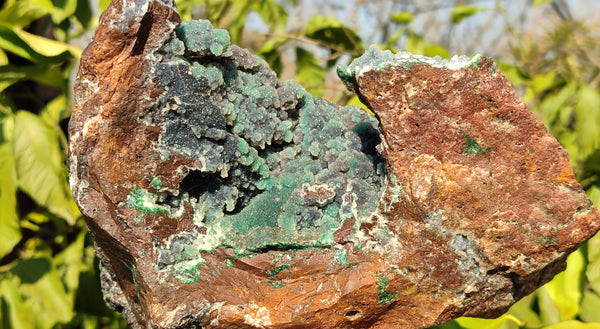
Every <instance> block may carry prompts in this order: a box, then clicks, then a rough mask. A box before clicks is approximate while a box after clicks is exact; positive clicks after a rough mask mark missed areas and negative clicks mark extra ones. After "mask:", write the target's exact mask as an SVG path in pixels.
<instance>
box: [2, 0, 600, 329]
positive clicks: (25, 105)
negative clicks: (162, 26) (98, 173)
mask: <svg viewBox="0 0 600 329" xmlns="http://www.w3.org/2000/svg"><path fill="white" fill-rule="evenodd" d="M574 2H577V1H574ZM581 2H582V1H579V2H578V3H581ZM439 3H440V2H437V1H393V0H380V1H360V0H355V1H350V2H343V1H328V0H322V1H319V2H316V1H310V0H305V1H301V0H297V1H293V0H288V1H279V0H248V1H235V0H180V1H178V6H179V8H180V10H181V13H182V16H183V18H184V19H186V20H187V19H191V18H208V19H210V20H211V21H212V22H213V23H214V24H215V25H216V26H217V27H220V28H226V29H228V30H229V31H230V33H231V36H232V41H233V42H234V43H238V44H241V45H243V46H246V47H249V48H251V49H252V50H253V51H254V52H255V53H257V54H259V55H260V56H262V57H263V58H265V59H266V60H267V61H268V62H269V63H270V64H271V66H272V67H273V68H274V69H275V70H276V71H277V72H278V74H280V76H282V77H284V78H293V79H295V80H296V81H298V82H300V83H301V84H302V85H304V86H305V87H306V88H307V89H308V90H309V91H311V92H312V93H313V94H315V95H324V96H326V97H327V98H328V99H331V100H334V101H336V102H338V103H340V104H349V103H354V104H358V101H357V100H356V98H355V97H353V96H352V95H351V94H349V93H347V92H346V91H345V89H344V87H343V86H342V85H341V84H340V83H339V82H338V81H337V80H336V79H335V78H334V77H333V76H334V74H333V73H332V71H333V70H332V69H333V68H334V67H335V66H336V65H337V64H339V63H346V62H348V61H349V60H350V59H351V58H353V57H356V56H359V55H360V54H361V53H362V52H363V50H364V48H365V46H366V45H367V44H369V43H378V44H379V45H380V46H381V47H382V48H389V49H392V50H394V51H395V50H398V49H402V50H408V51H411V52H413V53H420V54H425V55H429V56H433V55H439V56H442V57H448V56H449V54H451V53H455V52H466V53H472V52H474V51H479V52H482V53H484V54H487V55H493V56H494V57H496V58H497V59H498V60H500V67H501V69H502V71H503V73H504V74H505V75H507V77H508V78H509V80H510V81H511V82H512V83H513V84H514V85H515V86H516V87H517V88H518V91H519V92H520V93H521V95H522V96H523V98H524V100H525V101H526V103H527V104H528V106H529V107H530V109H531V110H532V111H534V112H535V113H536V114H537V115H538V116H539V117H540V118H541V119H542V120H543V121H544V123H545V124H546V126H547V127H548V129H549V130H550V131H551V132H552V134H554V136H556V137H557V138H558V139H559V141H560V142H561V143H562V145H563V146H565V147H566V148H567V149H568V151H569V153H570V155H571V161H572V164H573V167H574V168H575V171H576V175H577V178H578V179H579V180H580V182H581V183H582V184H583V186H584V188H585V189H586V191H587V193H588V195H589V196H590V197H591V198H592V200H593V201H595V203H596V204H600V176H599V174H600V89H599V88H598V85H599V83H600V36H599V34H598V32H597V31H598V30H597V26H592V25H591V24H594V22H593V20H591V19H590V17H591V16H587V19H586V15H585V14H586V10H592V9H591V8H579V9H578V10H577V11H576V13H577V14H578V15H573V14H572V12H571V10H572V9H573V8H570V7H569V6H568V4H569V3H567V2H566V1H560V0H555V1H548V0H533V1H524V0H523V1H510V2H509V1H506V2H503V1H458V0H457V1H442V2H441V3H442V4H439ZM515 3H518V4H519V6H520V7H519V9H517V10H516V11H515V9H514V8H515V6H516V5H515ZM570 3H573V2H570ZM584 3H585V2H584ZM107 5H108V0H7V1H5V2H4V5H3V7H2V8H1V9H0V309H1V313H0V329H8V328H22V329H29V328H43V329H45V328H86V329H87V328H126V327H127V324H126V322H125V321H123V320H122V319H121V318H120V315H119V314H117V313H114V312H112V311H110V310H108V309H107V308H106V306H105V305H104V303H103V301H102V295H101V292H100V287H99V281H98V275H97V274H98V273H97V267H96V260H95V256H94V251H93V245H92V241H91V239H90V237H89V235H88V234H87V229H86V226H85V221H84V220H83V218H82V217H81V214H80V213H79V212H78V210H77V207H76V206H75V204H74V202H73V201H72V198H71V195H70V190H69V187H68V183H67V170H66V166H65V159H66V155H67V138H66V131H65V128H66V123H67V120H68V118H69V114H70V112H69V111H70V107H71V105H72V103H71V100H70V96H71V91H70V83H71V82H72V79H73V76H74V71H75V70H76V63H77V59H78V58H79V56H80V54H81V47H82V46H84V45H85V43H87V42H88V41H89V37H90V31H92V30H93V29H94V27H95V26H96V24H97V21H98V19H97V17H98V12H99V11H101V10H102V9H104V8H106V6H107ZM307 7H311V8H313V10H314V9H316V11H310V10H307V9H306V8H307ZM596 9H597V8H596ZM324 14H326V15H327V16H322V15H324ZM336 15H337V17H338V18H336ZM343 17H345V18H346V19H343ZM515 17H516V19H515ZM535 17H537V18H535ZM498 19H499V23H498ZM436 29H437V30H436ZM432 30H433V33H432ZM436 31H437V32H436ZM532 31H533V32H532ZM457 35H458V36H461V35H462V37H457ZM439 327H440V328H445V329H449V328H453V329H459V328H469V329H471V328H473V329H475V328H489V329H494V328H507V329H508V328H552V329H584V328H600V236H596V237H595V238H593V239H592V240H590V241H589V242H588V243H586V244H584V245H583V246H582V247H581V248H580V249H579V250H578V251H576V252H575V253H573V254H572V255H571V256H570V257H569V259H568V267H567V270H566V271H565V272H563V273H561V274H559V275H558V276H556V278H555V279H554V280H553V281H552V282H550V283H548V284H547V285H545V286H544V287H542V288H540V289H538V290H537V291H536V292H535V293H533V294H532V295H530V296H528V297H526V298H524V299H523V300H522V301H520V302H519V303H517V304H516V305H515V306H514V307H513V308H512V309H511V310H510V311H509V312H508V313H507V314H505V315H503V316H501V317H500V318H498V319H495V320H480V319H469V318H461V319H458V320H455V321H452V322H450V323H448V324H445V325H442V326H439Z"/></svg>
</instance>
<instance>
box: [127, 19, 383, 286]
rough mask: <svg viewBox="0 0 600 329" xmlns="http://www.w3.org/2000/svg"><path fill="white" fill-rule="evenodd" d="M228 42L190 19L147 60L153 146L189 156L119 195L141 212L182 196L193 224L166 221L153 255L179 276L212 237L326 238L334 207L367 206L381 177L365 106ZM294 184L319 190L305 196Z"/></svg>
mask: <svg viewBox="0 0 600 329" xmlns="http://www.w3.org/2000/svg"><path fill="white" fill-rule="evenodd" d="M229 42H230V40H229V35H228V34H227V32H226V31H224V30H218V29H214V28H213V27H212V26H211V25H210V23H209V22H208V21H192V22H184V23H181V25H180V26H179V27H177V28H176V30H175V34H174V36H173V38H172V39H171V40H169V41H167V42H166V44H165V45H164V46H163V47H162V48H161V54H160V55H161V61H160V62H158V63H157V64H155V67H154V70H153V72H155V74H156V81H157V83H158V84H159V85H160V87H162V88H163V89H164V90H165V91H164V92H163V94H161V95H160V96H159V101H158V103H157V106H156V109H154V111H155V113H154V115H153V116H152V118H153V122H152V123H153V124H156V125H157V126H159V127H161V132H160V136H159V138H158V140H159V142H158V145H157V152H158V154H160V156H161V157H162V158H170V157H172V156H173V155H179V156H183V157H184V158H190V159H192V160H194V161H193V162H194V163H198V165H195V167H193V168H192V167H189V166H186V167H182V168H179V169H178V170H179V172H182V173H183V175H184V176H185V177H184V178H183V179H182V180H181V182H180V183H179V191H178V192H177V193H174V192H172V191H170V190H166V189H164V188H163V187H162V186H158V185H154V184H151V185H152V186H153V187H154V188H155V189H156V190H160V191H157V192H158V193H159V195H160V197H158V194H152V193H149V192H147V191H145V190H143V189H139V188H136V189H134V190H132V193H131V195H130V197H129V198H128V204H129V205H130V206H131V207H132V208H135V209H138V210H140V211H145V212H146V213H151V214H154V213H156V212H165V213H167V214H168V213H173V209H184V208H183V207H181V205H184V204H186V205H187V204H189V205H190V206H191V208H192V209H193V211H194V213H193V222H194V224H195V225H196V228H202V230H199V229H198V230H193V229H190V230H187V231H185V232H180V233H176V234H174V235H173V236H171V237H170V240H169V241H167V242H165V243H163V244H161V245H159V246H158V248H157V249H158V253H159V254H160V262H159V263H160V266H159V267H160V268H161V269H168V270H169V271H171V273H173V275H175V277H177V278H178V279H180V280H182V281H186V282H187V281H189V282H192V281H194V280H197V279H198V275H201V274H200V273H199V272H201V271H205V270H207V269H202V268H200V269H199V268H198V266H199V265H201V263H202V261H203V258H202V253H204V252H212V251H214V250H216V249H217V248H219V247H221V246H227V247H231V248H233V249H234V252H235V253H236V254H243V253H244V252H248V251H256V252H260V253H262V252H266V251H269V250H304V249H307V248H325V247H326V248H331V247H332V246H335V245H336V242H335V240H334V233H335V232H336V231H337V230H338V229H339V228H340V227H341V226H342V224H343V222H344V220H345V219H347V218H351V217H354V218H356V219H357V220H358V221H359V222H360V220H365V219H366V218H369V216H371V215H372V214H373V213H374V212H376V211H377V208H378V204H379V197H380V195H381V193H382V192H383V189H384V182H385V180H386V178H385V175H386V172H385V170H384V169H382V168H385V163H384V161H383V159H382V158H381V157H380V155H379V154H378V153H377V151H376V146H377V145H378V144H379V143H380V139H379V132H378V128H377V127H378V122H377V120H376V119H375V118H374V117H372V116H369V115H368V114H367V113H365V112H364V111H363V110H362V109H361V108H359V107H354V106H351V107H346V108H341V107H339V106H337V105H335V104H332V103H329V102H327V101H324V100H321V99H318V98H313V97H312V96H311V95H310V94H309V93H307V92H306V91H305V90H304V89H303V88H302V87H300V86H299V85H298V84H296V83H294V82H290V81H286V82H281V81H279V80H278V79H277V76H276V74H275V73H274V72H273V71H271V70H270V69H269V68H268V67H267V65H266V63H265V62H264V61H263V60H261V59H259V58H258V57H256V56H253V55H251V54H250V53H249V52H247V51H245V50H242V49H240V48H238V47H236V46H231V45H229ZM182 47H184V48H185V50H184V51H182V50H181V48H182ZM303 186H308V187H315V189H314V190H315V191H321V190H320V189H322V190H323V191H326V193H327V194H326V195H327V196H326V197H321V198H320V199H319V197H317V199H316V200H317V201H315V197H314V196H310V195H307V194H305V190H304V189H303ZM317 187H318V188H317ZM319 193H321V192H319ZM186 209H189V207H186ZM357 227H358V226H357ZM200 232H204V233H200ZM340 257H342V258H343V256H342V255H340ZM232 261H233V260H232ZM340 262H341V263H342V264H346V261H344V259H340ZM227 265H231V266H233V263H231V264H230V263H227ZM282 266H283V265H282ZM276 269H280V270H283V269H284V268H281V266H280V267H276V268H275V269H273V270H276ZM275 274H276V273H275Z"/></svg>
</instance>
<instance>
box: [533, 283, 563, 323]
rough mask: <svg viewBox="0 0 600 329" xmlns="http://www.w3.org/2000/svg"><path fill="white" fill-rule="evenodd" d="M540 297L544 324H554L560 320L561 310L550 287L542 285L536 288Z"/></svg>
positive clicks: (539, 302) (541, 316)
mask: <svg viewBox="0 0 600 329" xmlns="http://www.w3.org/2000/svg"><path fill="white" fill-rule="evenodd" d="M536 295H537V298H538V307H539V309H540V319H541V320H542V323H543V324H544V325H552V324H556V323H559V322H560V312H559V310H558V307H556V304H554V301H553V300H552V296H550V293H549V292H548V289H546V288H545V287H541V288H539V289H538V290H536Z"/></svg>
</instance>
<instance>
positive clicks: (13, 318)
mask: <svg viewBox="0 0 600 329" xmlns="http://www.w3.org/2000/svg"><path fill="white" fill-rule="evenodd" d="M0 295H1V296H2V306H3V309H2V322H3V323H4V324H5V325H6V327H5V328H6V329H8V328H19V329H37V328H36V325H35V318H36V317H35V316H32V315H33V314H34V313H32V312H31V309H30V308H29V307H28V305H27V304H26V303H25V302H24V301H23V297H22V296H21V292H20V291H19V287H18V286H17V285H16V284H15V283H13V282H12V280H7V279H4V280H1V281H0ZM5 307H6V309H5ZM5 310H6V311H7V312H5Z"/></svg>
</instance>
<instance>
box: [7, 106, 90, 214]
mask: <svg viewBox="0 0 600 329" xmlns="http://www.w3.org/2000/svg"><path fill="white" fill-rule="evenodd" d="M58 140H59V137H58V133H57V131H56V130H55V129H53V128H52V127H50V126H48V125H47V124H46V123H44V122H43V121H42V120H41V119H40V118H39V117H38V116H36V115H34V114H32V113H29V112H26V111H19V112H17V115H16V116H15V129H14V154H15V163H16V167H17V177H18V181H19V186H20V188H21V189H22V190H23V191H24V192H26V193H27V194H28V195H29V196H31V198H32V199H33V200H35V202H37V203H38V204H39V205H41V206H44V207H46V208H47V209H48V210H49V211H50V212H52V213H54V214H56V215H59V216H60V217H62V218H64V219H65V220H66V221H67V223H68V224H69V225H73V224H74V223H75V219H76V218H77V216H78V214H79V213H78V210H77V207H76V205H75V203H74V202H73V199H72V197H71V193H70V192H69V190H68V187H67V180H66V167H65V165H64V162H63V156H62V153H61V151H60V148H59V144H58Z"/></svg>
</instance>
